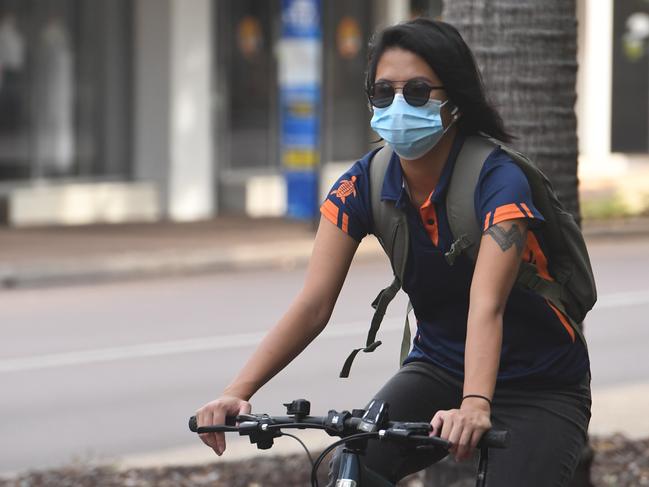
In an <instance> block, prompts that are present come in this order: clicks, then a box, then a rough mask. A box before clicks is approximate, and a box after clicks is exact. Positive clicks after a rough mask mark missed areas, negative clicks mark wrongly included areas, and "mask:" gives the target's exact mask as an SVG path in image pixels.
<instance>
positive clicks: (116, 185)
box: [0, 0, 649, 225]
mask: <svg viewBox="0 0 649 487" xmlns="http://www.w3.org/2000/svg"><path fill="white" fill-rule="evenodd" d="M321 6H322V8H321V29H322V85H321V86H322V88H321V90H322V93H321V97H322V100H323V104H322V113H321V114H320V120H321V134H322V135H321V138H320V151H319V152H320V154H319V159H320V165H319V173H320V178H321V187H322V188H324V189H326V188H328V187H329V185H330V184H331V182H332V180H333V179H335V177H336V176H337V175H338V174H339V173H341V172H342V171H343V170H344V168H346V167H347V166H348V165H349V164H350V162H352V161H354V160H356V159H357V158H358V157H359V156H360V155H362V154H363V153H365V152H366V151H367V150H368V148H369V144H370V141H371V138H372V134H371V132H370V130H369V124H368V122H369V117H370V113H369V111H368V108H367V103H366V99H365V95H364V91H363V76H364V69H365V61H366V55H367V39H368V38H369V37H370V36H371V33H372V32H373V31H375V30H376V29H377V28H379V27H381V26H385V25H388V24H390V23H394V22H397V21H399V20H403V19H406V18H408V17H411V16H413V15H427V16H432V17H436V16H439V15H440V14H441V10H442V0H355V1H354V2H349V1H347V2H345V1H342V0H322V1H321ZM281 13H282V1H281V0H191V1H186V0H0V201H1V202H2V204H1V208H0V209H1V210H2V213H3V217H4V220H5V221H6V222H8V223H9V224H13V225H29V224H66V223H93V222H122V221H155V220H159V219H171V220H174V221H187V220H197V219H205V218H211V217H213V216H216V215H218V214H223V213H228V212H234V213H239V214H248V215H252V216H281V215H283V214H285V212H286V185H285V182H284V178H283V176H282V162H281V160H280V159H281V157H280V151H279V143H280V130H281V126H280V125H281V124H280V113H279V111H280V106H279V103H278V90H279V77H280V73H279V66H278V48H277V46H278V42H279V40H280V36H281ZM634 15H635V17H633V16H634ZM643 15H644V16H643ZM578 18H579V26H580V27H579V44H580V54H579V56H580V59H579V61H580V67H581V68H580V77H579V81H578V94H579V102H578V107H577V110H578V117H579V136H580V152H581V154H582V159H583V161H580V162H582V164H581V167H582V172H583V171H586V172H587V173H588V174H601V175H604V176H606V175H608V174H612V173H619V172H620V171H624V170H625V168H626V164H627V162H626V159H625V157H626V154H646V153H647V152H648V151H649V61H648V59H649V54H647V45H648V43H649V40H647V39H648V38H649V20H647V19H649V6H648V3H647V2H646V1H644V0H629V1H628V2H614V1H613V0H579V1H578ZM629 19H631V20H629ZM645 24H647V26H645ZM645 30H646V31H647V32H645Z"/></svg>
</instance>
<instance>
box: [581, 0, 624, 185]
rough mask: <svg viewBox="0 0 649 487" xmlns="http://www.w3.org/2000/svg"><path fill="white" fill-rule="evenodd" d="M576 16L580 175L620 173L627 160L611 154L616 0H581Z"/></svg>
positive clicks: (611, 174) (594, 175)
mask: <svg viewBox="0 0 649 487" xmlns="http://www.w3.org/2000/svg"><path fill="white" fill-rule="evenodd" d="M577 18H578V19H579V33H578V42H579V44H578V59H579V71H578V74H577V95H578V97H577V107H576V109H577V122H578V125H577V131H578V136H579V154H580V157H579V175H580V179H582V180H583V179H589V178H599V177H606V176H614V175H619V174H621V173H623V172H624V171H625V170H626V164H627V163H626V158H625V157H624V156H621V155H620V156H614V155H612V154H611V97H612V92H611V90H612V69H613V46H612V38H613V0H579V1H578V2H577Z"/></svg>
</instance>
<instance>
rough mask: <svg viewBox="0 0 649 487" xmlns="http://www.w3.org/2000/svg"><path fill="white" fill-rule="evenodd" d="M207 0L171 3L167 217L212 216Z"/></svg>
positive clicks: (177, 218) (208, 10)
mask: <svg viewBox="0 0 649 487" xmlns="http://www.w3.org/2000/svg"><path fill="white" fill-rule="evenodd" d="M211 5H212V1H211V0H192V1H191V2H187V1H186V0H172V2H171V32H172V37H171V53H170V54H171V93H170V97H171V120H170V123H171V130H170V132H171V137H170V141H169V142H170V153H171V161H170V162H171V166H170V180H169V216H170V217H171V218H172V219H173V220H196V219H202V218H208V217H210V216H211V215H212V213H213V206H214V183H215V181H214V177H213V167H212V163H213V160H212V152H213V151H212V136H213V133H214V132H213V130H212V110H211V106H212V103H211V99H212V97H211V95H212V94H211V84H212V33H211V25H212V15H211Z"/></svg>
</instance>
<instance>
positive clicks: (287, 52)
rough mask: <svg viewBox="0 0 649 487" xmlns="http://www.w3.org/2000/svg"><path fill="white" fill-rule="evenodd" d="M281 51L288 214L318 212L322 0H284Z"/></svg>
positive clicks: (282, 144)
mask: <svg viewBox="0 0 649 487" xmlns="http://www.w3.org/2000/svg"><path fill="white" fill-rule="evenodd" d="M279 52H280V56H279V89H280V116H281V125H280V126H281V136H280V150H281V160H282V164H283V167H284V170H285V177H286V186H287V197H288V202H287V203H288V204H287V208H288V210H287V211H288V215H289V216H292V217H294V218H304V219H309V218H314V217H315V216H316V215H317V213H318V173H317V167H318V164H319V162H320V112H321V110H320V92H321V78H322V75H321V62H322V61H321V60H322V29H321V16H320V0H282V39H281V41H280V49H279Z"/></svg>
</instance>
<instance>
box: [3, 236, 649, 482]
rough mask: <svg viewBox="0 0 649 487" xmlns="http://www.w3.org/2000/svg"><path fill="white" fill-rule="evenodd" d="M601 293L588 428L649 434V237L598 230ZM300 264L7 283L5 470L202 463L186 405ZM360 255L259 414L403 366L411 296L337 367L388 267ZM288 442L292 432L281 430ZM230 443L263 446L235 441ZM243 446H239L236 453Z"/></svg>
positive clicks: (315, 401) (351, 387) (218, 382)
mask: <svg viewBox="0 0 649 487" xmlns="http://www.w3.org/2000/svg"><path fill="white" fill-rule="evenodd" d="M590 250H591V256H592V259H593V263H594V267H595V272H596V274H597V278H598V283H599V291H600V301H599V303H598V305H597V306H596V308H595V310H594V311H593V312H592V313H591V314H590V315H589V318H588V322H587V329H586V335H587V337H588V339H589V346H590V352H591V356H592V372H593V390H594V396H595V401H596V405H595V409H594V417H593V422H592V431H594V432H595V433H608V432H610V431H613V430H620V431H625V432H627V433H628V434H632V435H635V436H649V420H647V419H646V418H645V417H644V412H646V411H647V410H649V360H647V355H648V352H647V344H648V343H649V326H647V315H648V314H649V281H648V279H647V277H648V274H649V239H647V238H644V239H643V238H634V239H625V240H622V241H619V242H614V241H610V240H596V241H593V242H590ZM303 274H304V269H302V268H296V269H280V270H265V271H257V272H254V271H249V272H240V273H233V274H218V275H212V276H200V277H196V276H194V277H184V278H181V277H177V278H170V279H166V280H147V281H138V282H122V283H113V284H105V285H98V286H85V287H63V288H61V287H59V288H50V289H31V290H16V291H10V292H3V293H1V294H0V299H1V300H2V305H1V307H0V312H1V323H2V325H1V326H2V340H1V341H0V391H2V398H1V399H0V472H15V471H20V470H24V469H28V468H44V467H50V466H57V465H61V464H65V463H69V462H71V461H90V460H100V461H102V460H110V459H125V461H126V462H127V463H128V462H134V463H135V464H146V463H147V462H153V463H156V462H159V461H161V460H162V459H164V460H165V461H166V460H170V459H171V460H174V461H190V460H200V461H202V460H204V456H205V455H207V454H210V452H209V451H208V450H207V448H201V447H200V445H199V444H198V442H197V440H196V439H195V438H194V437H192V435H191V434H190V433H189V432H188V431H187V427H186V420H187V417H188V416H189V415H190V414H192V413H193V412H194V410H195V409H196V408H197V407H198V406H200V405H202V404H203V403H205V402H207V401H208V400H211V399H213V398H215V397H216V395H217V394H218V393H219V392H220V391H221V390H222V389H223V387H224V386H226V385H227V383H228V381H229V380H230V378H231V377H232V376H233V375H234V374H235V372H236V371H237V370H238V369H239V368H240V366H241V365H242V364H243V363H244V361H245V359H246V357H247V356H248V355H249V354H250V353H251V351H252V350H253V348H254V346H255V344H256V343H257V342H258V341H259V339H260V337H261V336H262V335H263V333H264V330H266V329H267V328H268V327H269V326H270V325H271V324H272V323H273V322H275V321H276V320H277V319H278V318H279V317H280V316H281V314H282V312H283V311H284V310H285V309H286V307H287V305H288V304H289V302H290V300H291V297H292V296H293V295H294V294H295V293H296V292H297V291H298V289H299V288H300V285H301V281H302V277H303ZM390 277H391V276H390V273H389V271H388V265H387V263H386V262H383V261H382V260H362V261H359V262H355V263H354V265H353V267H352V271H351V272H350V276H349V278H348V280H347V283H346V284H345V287H344V289H343V292H342V295H341V298H340V300H339V303H338V305H337V308H336V311H335V314H334V316H333V318H332V322H331V323H332V324H331V325H330V326H329V327H328V329H327V330H326V331H325V333H324V334H323V335H321V337H319V338H318V339H317V340H316V341H315V342H314V343H313V344H311V345H310V347H309V353H307V354H303V355H302V356H300V357H299V358H298V359H297V360H295V361H294V363H293V364H291V365H290V366H289V367H288V369H287V370H286V371H284V372H283V373H282V374H281V375H280V376H278V377H277V378H275V379H274V380H273V381H272V382H271V383H270V384H269V385H267V386H266V387H264V388H263V389H262V390H261V391H260V392H259V393H258V394H257V395H256V396H255V398H254V400H253V407H254V409H255V410H256V411H265V412H273V413H281V412H282V407H281V403H282V402H286V401H289V400H291V399H295V398H299V397H306V398H308V399H310V400H311V401H312V412H313V413H314V414H319V413H326V411H327V410H328V409H330V408H337V409H349V408H353V407H362V405H364V403H365V401H366V400H367V399H368V397H369V396H370V395H371V394H372V393H373V392H374V391H375V390H376V389H377V388H378V387H379V386H380V385H381V384H382V382H383V381H384V380H385V378H386V377H387V376H388V375H389V374H391V373H392V372H394V371H395V369H396V366H397V361H398V356H399V353H398V349H399V344H400V333H401V326H402V323H403V316H404V311H405V308H406V302H405V300H404V299H403V297H400V298H399V299H398V300H395V302H394V303H393V304H392V305H391V308H390V310H389V311H388V317H387V318H386V321H385V323H384V329H383V330H382V332H381V333H382V335H381V338H382V339H383V341H384V345H383V346H382V347H380V348H379V349H378V350H377V351H376V352H375V353H374V354H369V355H366V354H361V355H360V356H359V357H358V358H357V359H356V362H355V364H354V368H353V369H352V374H351V378H350V379H347V380H341V379H338V378H337V375H338V371H339V369H340V367H341V366H342V363H343V361H344V359H345V357H346V356H347V354H348V353H349V351H350V350H351V349H352V348H355V347H358V346H361V345H362V344H363V343H364V340H365V333H366V330H367V324H368V323H369V318H370V317H371V309H370V306H369V304H370V302H371V301H372V299H373V298H374V296H375V294H376V293H377V292H378V290H379V289H380V288H381V287H382V286H383V285H386V284H387V283H388V282H389V280H390ZM281 441H288V440H281ZM231 445H232V448H231V450H233V451H240V452H244V453H243V454H251V453H254V452H255V451H254V450H253V449H252V447H250V446H248V445H243V444H242V443H241V441H239V442H236V441H235V442H233V443H231ZM230 458H234V456H230Z"/></svg>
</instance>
